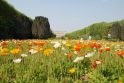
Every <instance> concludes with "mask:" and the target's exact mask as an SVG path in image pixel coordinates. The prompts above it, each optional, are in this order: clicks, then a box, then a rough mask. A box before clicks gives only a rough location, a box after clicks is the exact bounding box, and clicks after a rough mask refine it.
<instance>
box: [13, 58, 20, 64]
mask: <svg viewBox="0 0 124 83" xmlns="http://www.w3.org/2000/svg"><path fill="white" fill-rule="evenodd" d="M21 60H22V59H20V58H18V59H14V60H13V62H14V63H20V62H21Z"/></svg>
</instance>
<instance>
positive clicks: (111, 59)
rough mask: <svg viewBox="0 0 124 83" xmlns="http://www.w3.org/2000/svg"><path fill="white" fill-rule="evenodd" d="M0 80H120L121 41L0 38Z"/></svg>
mask: <svg viewBox="0 0 124 83" xmlns="http://www.w3.org/2000/svg"><path fill="white" fill-rule="evenodd" d="M0 83H124V42H111V41H105V40H98V41H96V40H90V41H89V40H6V41H2V40H1V41H0Z"/></svg>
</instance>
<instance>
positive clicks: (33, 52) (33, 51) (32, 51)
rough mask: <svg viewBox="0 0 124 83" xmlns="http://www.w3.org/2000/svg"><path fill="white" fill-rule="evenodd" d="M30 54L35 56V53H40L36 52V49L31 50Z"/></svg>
mask: <svg viewBox="0 0 124 83" xmlns="http://www.w3.org/2000/svg"><path fill="white" fill-rule="evenodd" d="M29 52H30V53H31V54H35V53H37V52H38V51H37V50H34V49H31V50H29Z"/></svg>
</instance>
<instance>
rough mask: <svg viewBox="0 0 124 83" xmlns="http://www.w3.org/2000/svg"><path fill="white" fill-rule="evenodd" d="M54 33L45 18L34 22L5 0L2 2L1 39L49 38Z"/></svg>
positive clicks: (38, 18)
mask: <svg viewBox="0 0 124 83" xmlns="http://www.w3.org/2000/svg"><path fill="white" fill-rule="evenodd" d="M52 36H53V33H52V31H51V29H50V24H49V21H48V19H47V18H45V17H41V16H40V17H36V18H35V20H34V21H33V20H32V19H30V18H29V17H27V16H26V15H24V14H22V13H20V12H19V11H17V10H16V9H15V8H13V7H12V6H11V5H9V4H8V3H7V2H6V1H5V0H0V39H13V38H14V39H32V38H37V39H38V38H49V37H52Z"/></svg>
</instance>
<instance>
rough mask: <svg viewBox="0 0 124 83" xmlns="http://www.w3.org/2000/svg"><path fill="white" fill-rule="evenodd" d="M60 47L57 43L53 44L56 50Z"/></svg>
mask: <svg viewBox="0 0 124 83" xmlns="http://www.w3.org/2000/svg"><path fill="white" fill-rule="evenodd" d="M60 46H61V44H60V43H59V42H56V43H55V44H54V46H53V47H54V48H58V47H60Z"/></svg>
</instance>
